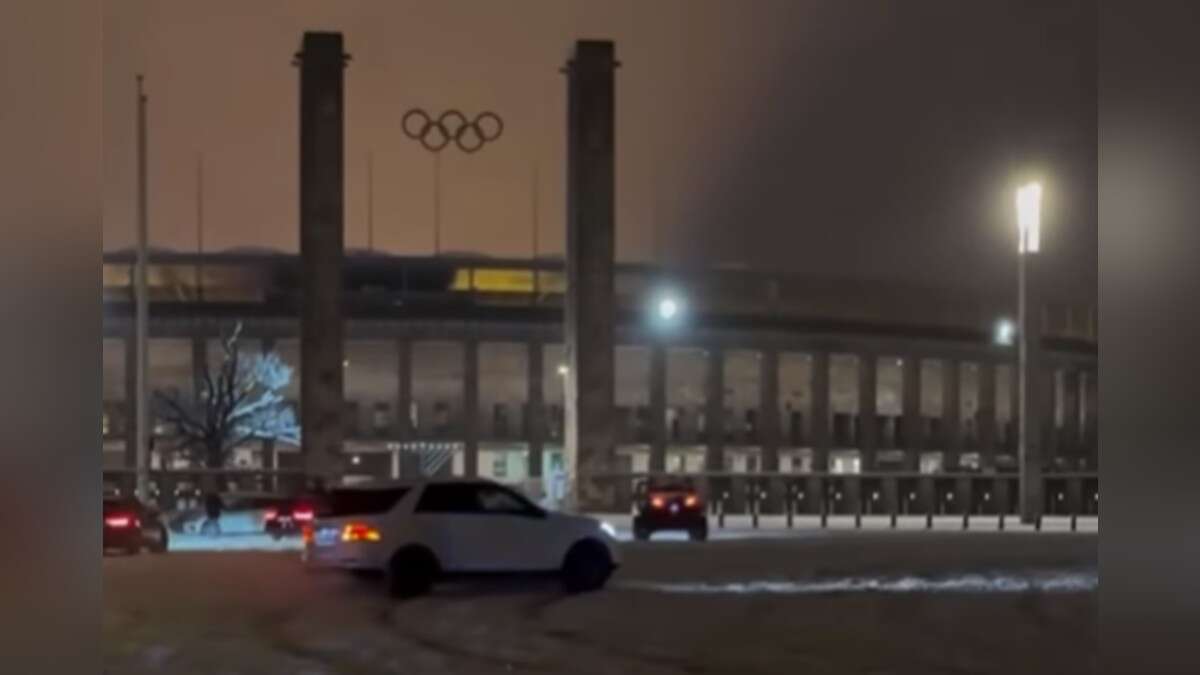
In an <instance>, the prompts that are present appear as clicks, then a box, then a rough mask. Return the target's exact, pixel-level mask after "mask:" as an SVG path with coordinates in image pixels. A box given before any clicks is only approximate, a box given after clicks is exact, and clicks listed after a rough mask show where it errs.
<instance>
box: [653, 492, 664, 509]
mask: <svg viewBox="0 0 1200 675" xmlns="http://www.w3.org/2000/svg"><path fill="white" fill-rule="evenodd" d="M666 505H667V500H665V499H663V498H662V497H659V496H657V495H655V496H653V497H651V498H650V506H653V507H654V508H656V509H661V508H663V507H664V506H666Z"/></svg>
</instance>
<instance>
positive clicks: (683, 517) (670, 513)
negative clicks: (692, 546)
mask: <svg viewBox="0 0 1200 675" xmlns="http://www.w3.org/2000/svg"><path fill="white" fill-rule="evenodd" d="M660 530H682V531H685V532H687V533H688V538H689V539H691V540H693V541H703V540H705V539H707V538H708V517H707V516H706V515H705V513H704V501H703V500H702V499H700V495H699V494H697V492H696V489H695V486H693V485H692V483H691V481H687V480H679V479H669V480H668V479H659V480H650V481H646V482H643V483H642V484H640V485H639V486H638V501H637V514H636V515H634V517H633V536H634V538H635V539H641V540H645V539H649V538H650V535H652V534H654V533H655V532H658V531H660Z"/></svg>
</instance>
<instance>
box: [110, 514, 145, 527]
mask: <svg viewBox="0 0 1200 675" xmlns="http://www.w3.org/2000/svg"><path fill="white" fill-rule="evenodd" d="M130 525H133V526H135V527H136V526H137V518H134V517H133V516H105V518H104V526H105V527H112V528H116V529H122V528H126V527H129V526H130Z"/></svg>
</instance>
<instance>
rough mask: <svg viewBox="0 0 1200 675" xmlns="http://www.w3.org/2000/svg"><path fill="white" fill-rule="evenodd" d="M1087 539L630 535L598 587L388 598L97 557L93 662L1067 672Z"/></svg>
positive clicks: (287, 558) (266, 560) (468, 669)
mask: <svg viewBox="0 0 1200 675" xmlns="http://www.w3.org/2000/svg"><path fill="white" fill-rule="evenodd" d="M227 538H230V539H232V537H227ZM1097 544H1098V538H1097V537H1096V536H1094V535H1091V536H1088V535H1069V534H1053V533H1045V532H1043V533H1039V534H1032V533H1031V534H1021V533H1010V534H1006V535H1005V536H997V535H996V534H992V533H978V534H973V533H966V534H963V533H958V532H955V533H951V532H936V531H935V532H932V533H925V532H912V533H903V534H900V533H882V532H822V531H810V532H807V533H806V534H805V535H804V536H792V537H778V536H772V537H749V536H746V537H740V538H730V539H723V540H716V541H709V542H706V543H691V542H676V541H651V542H636V543H630V544H628V545H626V546H625V554H626V561H625V562H626V564H625V566H624V567H623V568H622V569H621V570H620V571H619V572H618V573H617V574H616V575H615V576H614V578H613V580H612V582H611V583H610V586H609V588H608V589H606V590H604V591H601V592H598V593H593V594H587V595H583V596H565V595H563V594H562V593H561V592H560V591H559V589H558V586H557V584H556V583H555V582H554V581H553V580H547V581H536V580H535V581H529V580H522V581H514V580H510V581H497V580H493V581H474V582H455V583H452V584H446V585H443V586H440V587H438V588H437V589H436V590H435V592H434V593H433V594H432V595H430V596H427V597H424V598H419V599H416V600H412V601H408V602H401V603H397V602H392V601H389V600H387V599H386V598H385V597H384V596H383V594H382V592H381V589H380V588H379V587H378V585H377V583H371V582H365V581H361V580H356V579H352V578H350V577H346V576H344V575H342V574H338V573H309V572H306V571H304V569H303V568H302V567H301V565H300V563H299V560H298V556H297V555H296V554H295V553H294V552H291V553H289V552H283V553H280V552H275V553H271V552H224V553H221V552H215V553H206V552H179V553H171V554H168V555H166V556H150V555H144V556H139V557H128V558H125V557H114V558H105V559H104V561H103V574H104V593H105V595H104V617H103V635H104V655H105V672H106V673H112V674H114V675H115V674H118V673H129V674H134V673H167V672H170V673H180V674H184V675H186V674H191V673H205V674H209V673H212V674H218V675H219V674H230V675H232V674H234V673H241V674H251V673H253V674H259V673H261V674H273V673H288V674H303V673H309V674H312V675H316V674H318V673H319V674H323V675H330V674H333V673H455V674H459V673H571V674H576V673H578V674H580V675H589V674H599V673H621V674H622V675H624V674H630V673H654V674H666V675H670V674H673V673H688V674H693V673H698V674H704V673H738V674H739V675H740V674H753V673H805V674H806V675H807V674H820V673H852V674H863V675H868V674H870V675H884V674H888V675H900V674H907V673H914V674H915V673H920V674H922V675H927V674H935V673H959V674H964V675H966V674H970V673H1001V672H1004V673H1012V672H1020V673H1032V674H1038V673H1056V674H1061V673H1072V674H1083V673H1088V672H1094V670H1095V668H1096V664H1095V660H1094V654H1095V652H1096V637H1095V623H1096V613H1097V598H1096V593H1095V584H1096V583H1097V582H1098V579H1097V576H1096V574H1097V573H1096V561H1097Z"/></svg>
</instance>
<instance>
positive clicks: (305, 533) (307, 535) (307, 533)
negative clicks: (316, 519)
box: [300, 525, 313, 544]
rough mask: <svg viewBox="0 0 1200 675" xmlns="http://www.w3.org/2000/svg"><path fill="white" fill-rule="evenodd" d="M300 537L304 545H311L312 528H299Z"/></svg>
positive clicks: (308, 526)
mask: <svg viewBox="0 0 1200 675" xmlns="http://www.w3.org/2000/svg"><path fill="white" fill-rule="evenodd" d="M300 537H301V538H302V539H303V540H304V543H305V544H311V543H312V540H313V526H312V525H305V526H304V527H301V528H300Z"/></svg>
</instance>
